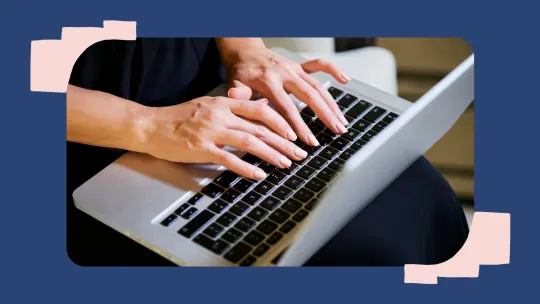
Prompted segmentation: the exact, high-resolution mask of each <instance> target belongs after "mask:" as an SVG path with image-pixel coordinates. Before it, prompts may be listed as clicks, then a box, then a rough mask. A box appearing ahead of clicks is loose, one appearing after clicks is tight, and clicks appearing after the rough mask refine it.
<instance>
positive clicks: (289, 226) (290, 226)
mask: <svg viewBox="0 0 540 304" xmlns="http://www.w3.org/2000/svg"><path fill="white" fill-rule="evenodd" d="M294 226H296V223H295V222H293V221H288V222H286V223H285V224H283V226H281V228H279V231H281V232H283V233H287V232H289V231H291V230H292V229H293V228H294Z"/></svg>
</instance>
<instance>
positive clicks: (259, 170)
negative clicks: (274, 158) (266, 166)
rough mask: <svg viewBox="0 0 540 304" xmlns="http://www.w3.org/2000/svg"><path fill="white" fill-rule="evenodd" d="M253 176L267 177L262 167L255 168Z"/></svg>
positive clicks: (258, 177)
mask: <svg viewBox="0 0 540 304" xmlns="http://www.w3.org/2000/svg"><path fill="white" fill-rule="evenodd" d="M253 177H254V178H255V179H265V178H266V173H264V171H263V170H261V169H257V170H255V172H253Z"/></svg>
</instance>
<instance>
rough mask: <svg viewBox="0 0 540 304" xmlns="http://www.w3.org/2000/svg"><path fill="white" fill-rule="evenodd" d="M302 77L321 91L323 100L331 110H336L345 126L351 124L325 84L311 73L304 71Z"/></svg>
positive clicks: (335, 112)
mask: <svg viewBox="0 0 540 304" xmlns="http://www.w3.org/2000/svg"><path fill="white" fill-rule="evenodd" d="M300 77H301V78H302V79H303V80H304V81H305V82H307V83H308V84H309V85H310V86H311V87H312V88H313V89H315V90H316V91H317V92H318V93H319V95H321V97H322V98H323V100H324V101H325V102H326V104H327V105H328V107H329V108H330V110H332V112H334V114H335V115H336V116H337V118H338V119H339V121H340V122H341V123H342V124H343V125H344V126H347V125H348V124H349V122H348V121H347V119H346V118H345V116H343V113H342V112H341V109H340V108H339V107H338V105H337V103H336V101H335V100H334V98H333V97H332V95H330V93H329V92H328V90H327V89H326V88H325V87H323V85H322V84H321V83H320V82H319V81H318V80H317V79H315V78H314V77H312V76H311V75H309V74H306V73H302V74H300Z"/></svg>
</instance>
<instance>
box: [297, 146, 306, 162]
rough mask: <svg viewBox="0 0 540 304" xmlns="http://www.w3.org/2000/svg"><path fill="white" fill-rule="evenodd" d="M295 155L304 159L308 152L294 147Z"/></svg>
mask: <svg viewBox="0 0 540 304" xmlns="http://www.w3.org/2000/svg"><path fill="white" fill-rule="evenodd" d="M294 156H296V157H300V158H302V159H304V158H306V157H307V152H306V151H304V150H302V149H300V148H294Z"/></svg>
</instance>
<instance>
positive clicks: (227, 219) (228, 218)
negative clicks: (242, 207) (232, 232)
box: [216, 212, 236, 227]
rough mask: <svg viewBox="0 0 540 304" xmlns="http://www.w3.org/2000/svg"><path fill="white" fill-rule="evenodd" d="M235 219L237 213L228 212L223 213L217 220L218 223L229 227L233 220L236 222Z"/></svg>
mask: <svg viewBox="0 0 540 304" xmlns="http://www.w3.org/2000/svg"><path fill="white" fill-rule="evenodd" d="M235 220H236V215H234V214H232V213H230V212H226V213H225V214H223V215H222V216H220V217H219V218H218V219H217V220H216V223H218V224H221V225H223V226H225V227H229V226H230V225H231V224H232V222H234V221H235Z"/></svg>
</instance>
